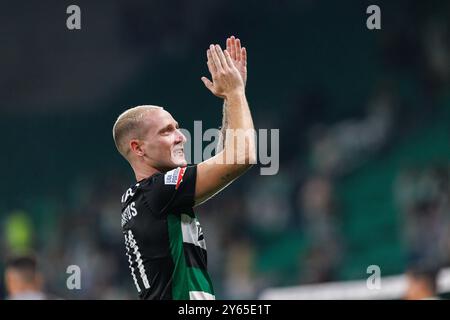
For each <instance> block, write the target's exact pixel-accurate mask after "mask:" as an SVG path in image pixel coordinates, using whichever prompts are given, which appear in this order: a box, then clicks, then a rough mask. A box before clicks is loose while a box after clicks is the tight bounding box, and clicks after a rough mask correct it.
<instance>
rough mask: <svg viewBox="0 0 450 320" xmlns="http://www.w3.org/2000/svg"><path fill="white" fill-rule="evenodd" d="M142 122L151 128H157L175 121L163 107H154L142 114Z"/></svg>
mask: <svg viewBox="0 0 450 320" xmlns="http://www.w3.org/2000/svg"><path fill="white" fill-rule="evenodd" d="M144 122H145V123H146V124H147V125H149V126H151V127H152V128H154V129H156V130H158V129H159V128H162V127H164V126H166V125H168V124H170V123H172V122H175V119H174V118H173V117H172V115H171V114H170V113H169V112H167V111H166V110H164V109H154V110H150V111H149V112H148V113H147V114H146V115H145V116H144Z"/></svg>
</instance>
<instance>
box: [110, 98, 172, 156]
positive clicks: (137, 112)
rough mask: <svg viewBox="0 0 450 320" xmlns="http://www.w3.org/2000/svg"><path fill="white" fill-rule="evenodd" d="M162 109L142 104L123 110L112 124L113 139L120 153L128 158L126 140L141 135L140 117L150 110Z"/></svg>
mask: <svg viewBox="0 0 450 320" xmlns="http://www.w3.org/2000/svg"><path fill="white" fill-rule="evenodd" d="M157 109H164V108H163V107H159V106H153V105H142V106H137V107H134V108H130V109H128V110H126V111H124V112H123V113H122V114H121V115H120V116H119V117H118V118H117V120H116V122H115V123H114V126H113V139H114V143H115V144H116V148H117V150H118V151H119V152H120V154H121V155H122V156H123V157H125V159H128V153H129V151H130V150H129V147H128V143H127V140H128V139H130V138H134V137H136V138H139V137H141V136H142V134H143V132H142V125H141V124H142V119H143V118H144V115H145V114H146V113H148V112H149V111H151V110H157Z"/></svg>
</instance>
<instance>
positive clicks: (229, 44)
mask: <svg viewBox="0 0 450 320" xmlns="http://www.w3.org/2000/svg"><path fill="white" fill-rule="evenodd" d="M227 50H228V51H230V50H231V38H227Z"/></svg>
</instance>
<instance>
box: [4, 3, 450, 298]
mask: <svg viewBox="0 0 450 320" xmlns="http://www.w3.org/2000/svg"><path fill="white" fill-rule="evenodd" d="M69 4H71V3H69V2H67V1H45V2H39V3H29V2H26V1H17V2H15V3H14V4H13V5H11V6H8V7H7V8H5V9H4V10H2V12H1V13H0V16H1V19H0V21H2V22H1V24H2V25H1V28H0V34H1V37H0V38H1V39H2V41H1V44H0V46H1V50H0V56H1V59H0V65H1V69H2V70H3V71H2V72H1V75H0V80H1V86H0V98H1V99H0V101H2V103H1V108H0V128H1V130H2V133H3V134H2V136H3V137H4V139H3V144H2V146H3V148H2V150H3V151H2V157H0V167H1V168H3V170H2V173H1V181H2V183H1V184H0V194H1V198H0V227H1V230H2V231H1V233H0V235H1V239H0V245H1V246H0V248H1V251H0V270H2V269H3V262H4V261H5V259H6V258H7V257H8V256H9V255H11V254H13V253H18V252H29V251H32V252H35V253H36V254H37V255H38V257H39V262H40V265H41V267H42V269H43V271H44V273H45V275H46V288H47V290H48V291H50V292H52V293H54V294H56V295H58V296H60V297H63V298H68V299H81V298H84V299H109V298H124V299H135V298H137V295H136V293H135V292H134V288H133V286H132V279H131V277H130V274H129V270H128V265H127V260H126V256H125V254H124V248H123V239H122V234H121V230H120V196H121V194H122V193H123V191H124V190H125V189H126V188H127V187H128V185H130V184H131V183H133V176H132V171H131V169H130V168H129V167H128V164H127V163H126V162H125V161H124V160H123V159H122V158H121V157H120V156H119V154H118V153H117V152H116V150H115V147H114V143H113V140H112V135H111V129H112V125H113V123H114V121H115V119H116V118H117V116H118V115H119V114H120V113H121V112H122V111H123V110H125V109H126V108H127V107H131V106H135V105H141V104H156V105H161V106H164V107H165V108H166V109H167V110H169V111H170V112H171V113H172V114H173V116H174V117H175V119H177V120H178V122H180V125H181V127H183V128H186V129H188V130H192V128H193V122H194V121H195V120H201V121H203V128H204V130H205V129H206V128H213V127H218V126H219V125H220V124H221V114H222V113H221V108H222V106H221V101H220V100H218V99H217V98H215V97H213V96H212V95H211V94H210V93H209V92H208V91H207V90H206V88H204V86H203V84H202V82H201V81H200V77H201V76H203V75H207V68H206V63H205V62H206V57H205V55H206V53H205V51H206V48H207V47H208V45H209V44H210V43H219V44H224V41H225V39H226V37H228V36H229V35H235V36H238V37H240V39H242V42H243V44H244V45H245V46H246V48H247V49H248V54H249V57H248V59H249V63H248V72H249V76H248V85H247V96H248V100H249V103H250V106H251V109H252V113H253V117H254V122H255V126H256V127H257V128H265V129H279V130H280V170H279V172H278V174H277V175H275V176H261V175H259V170H258V168H253V169H252V170H251V171H250V172H249V173H248V174H246V175H245V176H244V177H242V178H241V179H239V180H238V181H236V182H235V183H234V184H233V185H232V186H230V187H229V188H228V189H227V190H225V191H224V192H223V193H222V194H220V195H218V196H217V197H215V198H214V199H213V200H211V201H209V202H208V203H206V204H205V205H203V206H201V207H200V208H199V210H198V215H199V218H200V221H201V222H202V224H203V225H204V231H205V235H206V241H207V246H208V254H209V256H208V260H209V268H210V272H211V275H212V278H213V282H214V284H215V288H216V291H217V297H219V298H229V299H241V298H256V297H257V296H258V295H259V293H260V292H261V291H262V290H264V289H265V288H268V287H272V286H291V285H298V284H305V283H321V282H327V281H339V280H350V279H365V278H366V276H367V274H366V268H367V266H369V265H371V264H376V265H379V266H380V267H381V272H382V275H392V274H399V273H403V272H404V271H405V270H406V269H407V268H408V267H409V266H411V265H414V264H418V263H429V264H433V265H438V266H440V267H444V266H448V264H449V258H450V221H449V218H450V209H449V208H450V204H449V195H450V193H449V188H448V186H449V175H450V163H449V160H450V143H449V141H450V139H449V138H450V130H449V129H450V86H449V85H450V44H449V41H448V40H449V39H450V37H449V36H450V24H449V21H450V7H449V2H448V1H427V2H424V1H395V3H394V2H391V1H378V2H377V3H371V2H368V1H359V2H353V3H350V2H348V3H342V2H339V3H338V2H335V3H329V2H325V1H306V0H304V1H287V0H284V1H248V2H245V3H243V2H230V1H221V0H220V1H214V2H207V1H196V2H183V1H168V2H167V1H126V2H125V1H123V2H119V1H96V2H95V4H93V3H92V2H89V1H77V5H79V6H80V8H81V12H82V29H81V30H79V31H69V30H67V28H66V27H65V19H66V17H67V14H66V13H65V9H66V8H67V6H68V5H69ZM370 4H377V5H379V6H380V8H381V13H382V18H381V23H382V28H381V30H368V29H367V28H366V19H367V17H368V15H367V14H366V8H367V7H368V6H369V5H370ZM71 264H77V265H79V266H80V267H81V268H82V270H83V279H82V283H83V288H82V290H79V291H70V290H67V289H66V288H65V280H66V278H67V274H66V273H65V270H66V268H67V266H68V265H71ZM2 281H3V280H2ZM2 287H3V286H2ZM2 290H3V291H0V294H2V296H5V295H6V293H5V292H4V288H2Z"/></svg>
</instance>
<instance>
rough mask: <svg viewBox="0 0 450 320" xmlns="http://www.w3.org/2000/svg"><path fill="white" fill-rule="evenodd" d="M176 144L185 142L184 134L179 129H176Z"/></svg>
mask: <svg viewBox="0 0 450 320" xmlns="http://www.w3.org/2000/svg"><path fill="white" fill-rule="evenodd" d="M176 142H177V143H180V142H182V143H185V142H186V137H185V136H184V134H183V133H182V132H181V131H180V130H179V129H177V138H176Z"/></svg>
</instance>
